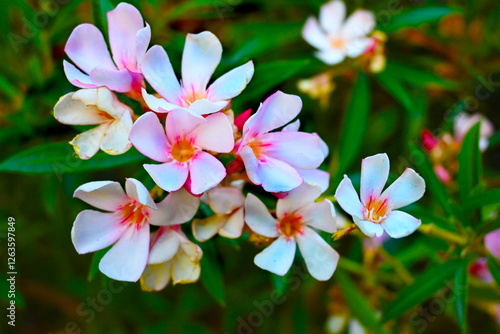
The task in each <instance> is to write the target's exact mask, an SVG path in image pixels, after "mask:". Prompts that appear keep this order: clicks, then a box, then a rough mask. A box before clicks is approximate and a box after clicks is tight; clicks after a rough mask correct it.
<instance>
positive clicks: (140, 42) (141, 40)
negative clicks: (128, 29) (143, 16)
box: [135, 22, 151, 73]
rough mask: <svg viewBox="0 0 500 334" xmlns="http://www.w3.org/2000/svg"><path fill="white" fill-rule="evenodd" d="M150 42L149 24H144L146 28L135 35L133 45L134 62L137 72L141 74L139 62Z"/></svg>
mask: <svg viewBox="0 0 500 334" xmlns="http://www.w3.org/2000/svg"><path fill="white" fill-rule="evenodd" d="M150 41H151V28H150V27H149V24H148V23H147V22H146V26H145V27H144V28H142V29H140V30H139V31H138V32H137V34H136V35H135V45H136V58H137V59H136V60H137V67H138V71H137V72H140V73H142V70H141V68H140V67H141V62H142V60H143V59H144V55H145V54H146V51H147V50H148V46H149V42H150Z"/></svg>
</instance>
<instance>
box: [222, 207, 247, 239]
mask: <svg viewBox="0 0 500 334" xmlns="http://www.w3.org/2000/svg"><path fill="white" fill-rule="evenodd" d="M244 225H245V214H244V209H243V208H240V209H238V210H236V211H235V212H234V213H233V214H231V215H230V216H229V218H228V219H227V221H226V223H225V224H224V225H223V226H222V227H221V228H220V229H219V235H221V236H223V237H224V238H229V239H235V238H239V237H240V236H241V233H242V232H243V226H244Z"/></svg>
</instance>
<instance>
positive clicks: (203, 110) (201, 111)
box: [188, 99, 229, 116]
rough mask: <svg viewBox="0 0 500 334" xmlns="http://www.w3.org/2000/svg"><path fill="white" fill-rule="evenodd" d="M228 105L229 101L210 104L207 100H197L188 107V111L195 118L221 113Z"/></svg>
mask: <svg viewBox="0 0 500 334" xmlns="http://www.w3.org/2000/svg"><path fill="white" fill-rule="evenodd" d="M228 103H229V101H215V102H212V101H210V100H208V99H198V100H196V101H194V102H193V103H191V104H190V105H189V108H188V110H189V112H190V113H191V114H193V115H195V116H196V115H206V114H213V113H214V112H217V111H221V110H222V109H223V108H225V107H226V106H227V105H228Z"/></svg>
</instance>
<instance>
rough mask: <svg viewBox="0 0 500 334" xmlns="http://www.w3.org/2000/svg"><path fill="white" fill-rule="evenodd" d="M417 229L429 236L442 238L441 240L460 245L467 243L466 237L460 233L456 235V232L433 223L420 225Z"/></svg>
mask: <svg viewBox="0 0 500 334" xmlns="http://www.w3.org/2000/svg"><path fill="white" fill-rule="evenodd" d="M418 230H419V231H420V232H421V233H423V234H425V235H428V236H431V237H436V238H439V239H443V240H446V241H449V242H453V243H457V244H459V245H462V246H464V245H466V244H467V238H465V237H463V236H461V235H458V234H456V233H453V232H451V231H448V230H445V229H442V228H440V227H437V226H436V225H434V224H424V225H420V227H419V228H418Z"/></svg>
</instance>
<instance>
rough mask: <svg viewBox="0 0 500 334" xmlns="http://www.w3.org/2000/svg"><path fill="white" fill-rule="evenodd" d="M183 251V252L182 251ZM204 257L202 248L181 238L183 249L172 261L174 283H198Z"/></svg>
mask: <svg viewBox="0 0 500 334" xmlns="http://www.w3.org/2000/svg"><path fill="white" fill-rule="evenodd" d="M181 250H182V251H181ZM202 256H203V252H202V251H201V248H200V247H199V246H198V245H196V244H194V243H192V242H191V241H189V240H188V239H187V238H185V237H184V238H181V248H180V251H179V252H177V255H176V256H175V257H174V258H173V259H172V266H173V270H172V279H173V281H174V282H173V283H174V284H177V283H181V284H184V283H192V282H196V281H198V279H199V277H200V270H201V269H200V259H201V257H202Z"/></svg>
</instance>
